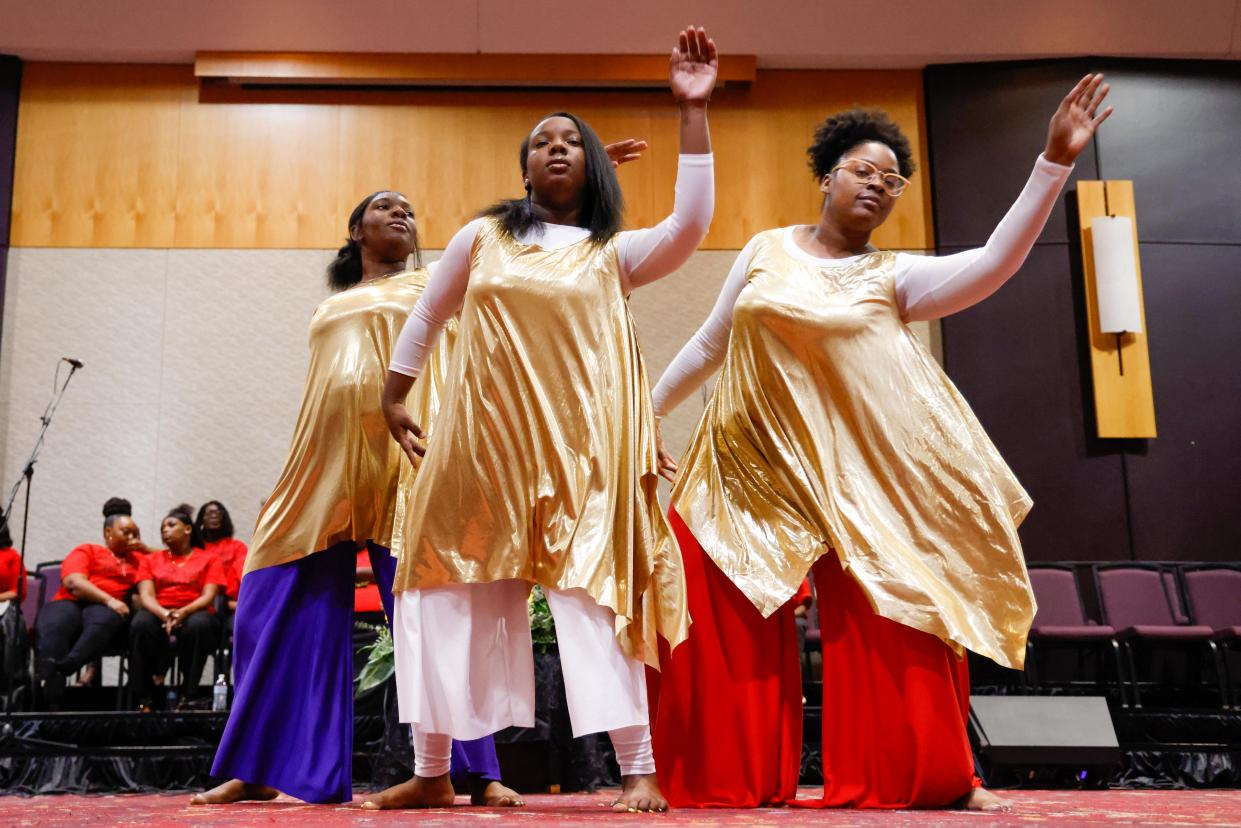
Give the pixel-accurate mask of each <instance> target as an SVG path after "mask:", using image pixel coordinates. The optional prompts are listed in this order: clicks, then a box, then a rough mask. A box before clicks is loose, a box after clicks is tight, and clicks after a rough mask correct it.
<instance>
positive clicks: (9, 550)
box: [0, 515, 26, 602]
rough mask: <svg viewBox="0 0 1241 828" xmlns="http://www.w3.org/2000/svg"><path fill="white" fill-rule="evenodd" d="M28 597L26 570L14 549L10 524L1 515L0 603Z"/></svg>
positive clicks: (20, 557)
mask: <svg viewBox="0 0 1241 828" xmlns="http://www.w3.org/2000/svg"><path fill="white" fill-rule="evenodd" d="M25 596H26V569H25V567H23V566H22V556H21V554H20V553H19V552H18V551H17V550H16V549H14V548H13V538H12V537H10V535H9V522H8V521H7V520H5V519H4V517H3V515H0V602H4V601H20V600H21V599H22V598H24V597H25Z"/></svg>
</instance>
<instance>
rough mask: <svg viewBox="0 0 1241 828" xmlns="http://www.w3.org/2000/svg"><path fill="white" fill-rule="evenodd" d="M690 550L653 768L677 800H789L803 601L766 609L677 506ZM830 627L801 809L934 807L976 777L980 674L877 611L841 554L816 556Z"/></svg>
mask: <svg viewBox="0 0 1241 828" xmlns="http://www.w3.org/2000/svg"><path fill="white" fill-rule="evenodd" d="M669 517H670V519H671V522H672V526H673V529H674V530H675V531H676V534H677V539H678V540H679V541H680V544H681V552H682V557H683V559H684V561H685V577H686V585H687V587H688V594H689V610H690V615H691V617H692V619H693V624H692V625H691V627H690V637H689V640H688V641H686V642H685V643H684V644H682V645H681V646H680V647H678V648H677V650H676V652H675V654H673V655H672V656H671V658H668V657H667V656H666V655H665V658H663V659H661V660H662V661H663V663H664V665H665V666H664V670H663V674H662V676H661V683H660V687H659V689H658V692H659V699H658V706H657V707H653V710H654V711H655V715H654V718H653V721H654V722H655V727H654V746H655V766H656V768H657V769H658V772H659V782H660V785H661V787H662V788H663V791H664V794H665V795H666V796H667V797H668V800H669V802H670V803H671V804H672V805H673V806H674V807H694V806H699V807H702V806H725V807H755V806H759V805H775V804H781V803H789V802H791V800H792V799H793V797H794V796H795V795H796V784H797V777H798V772H799V770H800V764H801V738H800V734H801V727H802V723H801V712H802V711H801V675H800V667H799V662H798V656H799V654H798V652H797V637H796V633H795V630H794V626H793V617H792V605H791V604H787V605H785V606H784V607H782V608H781V609H780V610H779V611H777V612H776V613H775V614H774V615H772V617H770V618H768V619H765V620H764V619H763V618H762V617H761V616H760V615H759V613H758V611H757V610H756V609H754V606H753V605H752V604H751V603H750V602H749V600H748V599H746V598H745V596H744V595H742V594H741V592H740V591H739V590H738V589H737V587H736V586H734V585H733V584H732V582H731V581H729V580H728V578H727V577H725V575H724V574H723V573H722V572H720V570H719V569H718V568H717V567H716V566H715V564H714V563H713V562H712V561H711V559H710V558H709V557H708V556H707V555H706V553H705V552H703V550H702V548H701V547H700V546H699V545H698V543H697V542H696V541H695V540H694V538H693V536H692V535H691V534H690V532H689V530H688V529H687V528H686V526H685V524H684V523H683V522H682V521H681V519H680V517H679V516H678V515H677V514H676V513H675V512H672V513H670V515H669ZM813 572H814V579H815V587H816V589H817V592H818V604H819V617H820V627H821V629H822V637H823V639H822V640H823V677H824V682H823V778H824V781H825V782H824V790H823V797H822V798H821V799H814V800H799V801H797V802H796V803H792V804H795V805H798V806H801V807H854V808H934V807H942V806H946V805H950V804H952V803H953V802H954V801H956V800H958V799H960V798H961V797H963V796H964V795H966V794H967V793H969V792H970V790H971V789H972V787H973V786H974V785H975V784H977V780H976V777H975V776H974V773H973V770H974V762H973V755H972V753H971V751H970V746H969V739H968V737H967V736H966V732H965V721H966V716H967V715H968V712H969V672H968V668H967V666H966V662H965V660H964V659H958V658H957V657H956V655H955V654H954V653H953V652H952V650H951V649H949V648H948V646H947V645H946V644H944V643H943V642H942V641H940V640H939V639H938V638H936V637H934V636H931V635H928V634H926V633H924V632H920V631H918V630H914V629H912V628H910V627H906V626H904V625H902V624H898V623H896V622H894V621H890V620H888V619H886V618H880V617H879V616H877V615H875V613H874V610H872V609H871V606H870V603H869V602H868V601H867V599H866V596H865V594H864V593H863V592H862V589H861V587H860V586H858V584H857V582H856V581H855V580H854V579H853V578H852V577H851V576H849V575H847V574H845V572H844V571H843V570H842V569H841V567H840V564H839V562H838V561H837V559H836V557H835V555H827V556H824V557H823V558H822V559H821V560H820V561H819V562H818V563H817V564H816V565H815V567H814V570H813Z"/></svg>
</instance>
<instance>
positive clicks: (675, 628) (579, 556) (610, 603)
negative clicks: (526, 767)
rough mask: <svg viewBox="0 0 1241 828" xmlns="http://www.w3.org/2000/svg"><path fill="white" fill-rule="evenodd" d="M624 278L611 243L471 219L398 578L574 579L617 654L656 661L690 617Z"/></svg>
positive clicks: (557, 583)
mask: <svg viewBox="0 0 1241 828" xmlns="http://www.w3.org/2000/svg"><path fill="white" fill-rule="evenodd" d="M620 276H621V274H620V263H619V258H618V255H617V251H616V245H615V242H610V243H608V244H605V245H594V244H591V243H590V242H589V240H587V241H582V242H579V243H577V244H574V245H570V246H569V247H567V248H562V249H560V250H544V249H542V248H540V247H538V246H537V245H525V244H521V243H520V242H518V241H516V240H514V239H513V238H511V237H510V236H508V235H507V234H505V233H504V232H503V231H502V230H501V228H500V227H499V225H498V224H496V223H495V222H487V223H486V224H484V226H483V227H482V229H480V231H479V234H478V237H477V239H476V240H475V244H474V249H473V252H472V261H471V269H470V283H469V288H468V290H467V292H466V296H465V303H464V306H463V308H462V311H461V317H460V327H459V333H458V337H457V344H456V346H455V350H454V351H453V355H452V360H451V368H450V370H449V377H448V380H447V384H446V387H445V390H444V395H443V398H442V400H441V406H442V407H441V411H440V414H439V419H438V421H437V425H436V430H435V433H434V434H433V435H432V437H431V438H430V440H429V441H428V449H427V454H426V456H425V457H424V458H423V459H422V461H421V462H420V464H419V470H418V473H417V475H416V477H415V479H414V483H413V490H412V494H411V497H410V501H409V504H408V511H407V512H406V514H405V515H404V520H403V523H402V529H401V532H402V534H403V539H402V540H401V541H400V542H399V543H400V545H401V548H402V554H401V556H400V562H399V564H398V567H397V574H396V581H395V585H394V587H393V589H394V591H396V592H401V591H403V590H406V589H421V588H429V587H437V586H443V585H446V584H460V583H487V582H490V581H496V580H502V579H507V578H520V579H524V580H526V581H530V582H533V583H538V584H541V585H543V586H545V587H548V588H550V589H561V590H564V589H574V588H580V589H584V590H586V591H587V592H588V593H590V595H591V596H592V597H593V598H594V600H595V601H596V602H598V603H599V604H600V605H602V606H605V607H608V608H609V609H611V610H612V611H613V612H615V613H616V635H617V640H618V642H619V643H620V645H621V647H622V648H623V649H624V651H625V652H626V653H627V654H629V655H631V656H633V657H634V658H639V659H642V660H643V661H645V662H646V663H647V664H650V665H652V666H658V661H659V659H658V647H657V644H656V636H657V635H662V636H663V637H664V638H666V639H667V640H668V641H669V642H670V643H671V644H672V645H673V646H675V645H676V644H679V643H680V642H681V641H683V640H684V639H685V637H686V634H687V632H688V626H689V614H688V611H687V609H686V605H685V580H684V574H683V572H682V569H681V555H680V549H679V548H678V547H677V545H676V540H675V538H674V537H673V535H672V532H671V530H670V528H669V526H668V524H667V520H666V518H665V516H664V514H663V512H662V510H661V509H660V507H659V502H658V500H657V498H656V478H657V471H658V465H657V458H656V442H655V419H654V413H653V411H652V408H651V401H650V390H649V386H648V383H647V376H646V368H645V365H644V364H643V361H642V354H641V352H640V351H639V349H638V342H637V337H636V335H635V331H634V325H633V319H632V317H631V316H630V314H629V307H628V304H627V302H626V301H625V297H624V295H623V294H622V292H621V278H620ZM421 382H422V380H421V379H419V380H418V381H417V382H416V383H415V387H417V385H419V384H420V383H421Z"/></svg>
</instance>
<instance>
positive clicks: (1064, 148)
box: [1043, 74, 1112, 165]
mask: <svg viewBox="0 0 1241 828" xmlns="http://www.w3.org/2000/svg"><path fill="white" fill-rule="evenodd" d="M1110 88H1111V87H1109V86H1108V85H1107V84H1106V83H1104V82H1103V75H1102V74H1093V75H1087V76H1086V77H1084V78H1082V79H1081V80H1080V81H1078V82H1077V85H1076V86H1074V87H1073V89H1072V90H1071V91H1070V92H1069V94H1067V95H1065V96H1064V100H1062V101H1061V102H1060V106H1059V107H1057V108H1056V112H1055V114H1054V115H1052V116H1051V124H1050V125H1049V126H1048V128H1047V148H1046V149H1045V150H1044V151H1043V155H1044V156H1045V157H1046V158H1047V160H1048V161H1053V162H1055V163H1057V164H1065V165H1068V164H1072V163H1073V161H1074V160H1075V159H1076V158H1077V156H1078V155H1079V154H1081V151H1082V150H1084V149H1085V148H1086V144H1088V143H1090V139H1091V138H1092V137H1093V136H1094V134H1095V130H1097V129H1098V128H1099V124H1101V123H1103V122H1104V121H1106V120H1107V118H1108V116H1109V115H1111V114H1112V108H1111V107H1110V106H1109V107H1108V108H1106V109H1104V110H1103V111H1102V112H1099V105H1100V104H1102V103H1103V99H1104V98H1106V97H1107V93H1108V90H1109V89H1110Z"/></svg>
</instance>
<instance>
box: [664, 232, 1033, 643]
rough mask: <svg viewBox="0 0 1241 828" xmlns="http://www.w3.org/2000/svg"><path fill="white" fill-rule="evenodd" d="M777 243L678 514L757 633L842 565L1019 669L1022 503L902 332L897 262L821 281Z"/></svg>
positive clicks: (737, 327) (824, 272) (869, 589)
mask: <svg viewBox="0 0 1241 828" xmlns="http://www.w3.org/2000/svg"><path fill="white" fill-rule="evenodd" d="M785 232H786V231H785V230H784V229H779V230H773V231H768V232H766V233H763V234H761V236H760V238H759V244H758V246H757V250H756V252H755V256H754V258H753V260H752V263H751V265H750V271H749V274H748V277H747V278H748V285H747V287H746V289H745V290H744V291H743V292H742V293H741V295H740V297H739V298H738V301H737V304H736V307H735V310H734V315H733V328H732V336H731V340H730V342H729V348H728V354H727V357H726V360H725V362H724V367H723V369H722V371H721V374H720V377H719V380H718V382H717V384H716V386H715V390H714V393H713V394H712V396H711V399H710V401H709V403H708V405H707V408H706V411H705V412H704V413H703V417H702V420H701V422H700V423H699V426H698V429H697V431H696V432H695V434H694V437H693V438H692V440H691V442H690V446H689V448H688V449H687V452H686V455H685V458H684V459H683V461H682V463H681V472H680V475H679V477H678V479H677V483H676V485H675V486H674V488H673V494H672V505H673V506H674V507H675V508H676V510H677V512H678V513H679V514H680V515H681V517H682V518H683V519H684V520H685V523H686V525H687V526H688V527H689V528H690V529H691V530H692V531H693V533H694V536H695V537H696V538H697V540H698V542H699V543H700V544H701V545H702V547H703V549H705V550H706V552H707V554H709V555H710V556H711V558H712V559H713V560H714V561H715V563H716V564H717V565H718V566H719V567H720V569H721V570H722V571H723V572H724V573H725V574H726V575H727V576H728V577H729V578H730V579H732V581H733V582H734V583H736V584H737V586H738V587H739V588H740V589H741V591H742V592H743V593H745V595H746V596H747V597H748V598H749V599H750V600H751V601H752V602H753V603H754V605H755V606H756V607H757V608H758V609H759V610H760V611H761V612H762V613H763V615H764V616H767V615H770V614H771V613H772V612H774V611H775V610H776V609H777V608H778V607H779V606H781V605H782V604H783V603H784V602H785V601H787V600H788V599H789V598H790V597H791V596H792V595H793V593H794V592H795V591H796V590H797V587H798V585H799V584H800V583H801V582H802V579H803V578H804V577H805V576H806V573H807V572H808V571H809V569H810V566H811V564H813V563H814V562H815V560H817V559H818V558H819V556H821V555H823V554H825V553H827V552H828V551H829V550H830V549H832V548H834V549H835V550H836V552H837V554H838V555H839V556H840V560H841V562H842V564H843V565H844V566H845V567H846V569H847V570H848V571H849V572H851V573H852V574H853V576H854V577H855V578H857V580H858V582H859V583H860V584H861V586H862V588H863V589H864V590H865V592H866V594H867V596H868V597H869V598H870V602H871V603H872V604H873V605H874V607H875V610H876V611H877V612H878V613H879V614H880V615H882V616H884V617H886V618H890V619H892V620H894V621H897V622H899V623H902V624H905V625H907V626H910V627H913V628H915V629H918V630H923V631H925V632H928V633H930V634H932V635H935V636H938V637H939V638H941V639H942V640H944V641H945V642H947V643H948V644H949V645H950V646H952V647H953V649H954V650H956V651H957V652H958V654H960V652H961V648H966V649H970V650H973V651H974V652H977V653H979V654H981V655H984V656H987V657H988V658H991V659H992V660H994V661H996V662H997V663H999V664H1002V665H1004V666H1007V667H1020V666H1021V665H1022V663H1023V661H1024V659H1025V641H1026V634H1027V633H1028V631H1029V628H1030V623H1031V622H1032V620H1033V618H1034V597H1033V593H1032V592H1031V589H1030V585H1029V579H1028V576H1027V574H1026V568H1025V562H1024V559H1023V556H1022V552H1021V545H1020V542H1019V540H1018V538H1017V526H1018V524H1019V523H1020V522H1021V520H1022V519H1024V517H1025V515H1026V513H1027V512H1028V511H1029V510H1030V506H1031V501H1030V498H1029V497H1028V496H1027V494H1026V492H1025V490H1024V489H1022V487H1021V485H1020V484H1019V483H1018V482H1017V480H1016V478H1015V477H1014V476H1013V474H1012V472H1011V471H1010V470H1009V468H1008V466H1007V465H1005V463H1004V461H1003V459H1001V457H1000V455H999V453H998V452H997V451H996V449H995V447H994V446H993V445H992V443H991V441H990V440H989V439H988V438H987V435H986V434H985V433H984V431H983V429H982V426H981V425H980V424H979V423H978V421H977V419H975V417H974V414H973V412H972V411H971V410H970V408H969V406H968V405H967V404H966V402H965V400H964V399H963V398H962V397H961V395H960V394H959V393H958V392H957V390H956V388H955V387H954V386H953V384H952V382H951V381H950V380H949V379H948V377H947V376H946V375H945V374H944V372H943V370H942V369H941V368H940V367H939V365H938V364H937V363H936V362H935V361H934V359H933V358H932V357H931V355H930V354H929V353H927V351H926V349H925V348H924V347H923V346H922V344H921V343H920V342H919V341H918V339H917V337H915V336H914V335H913V334H912V333H911V332H910V331H909V329H908V328H907V327H906V326H905V324H904V323H903V322H902V321H901V318H900V314H899V312H898V309H897V304H896V296H895V276H894V273H895V264H896V257H895V255H894V254H892V253H889V252H879V253H872V254H868V255H866V256H863V257H862V258H861V259H859V260H854V261H853V262H851V263H848V264H844V265H842V266H838V267H821V266H817V265H815V264H811V263H807V262H803V261H801V260H799V259H796V258H795V257H793V256H791V255H789V253H788V251H786V250H785V249H784V246H783V234H784V233H785ZM819 598H820V600H824V601H830V600H832V598H831V596H830V595H821V596H819Z"/></svg>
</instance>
